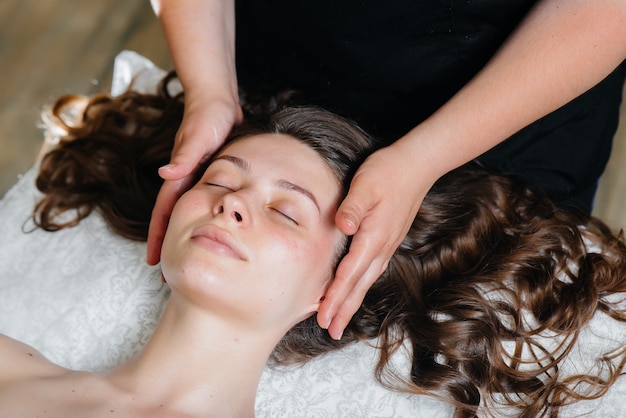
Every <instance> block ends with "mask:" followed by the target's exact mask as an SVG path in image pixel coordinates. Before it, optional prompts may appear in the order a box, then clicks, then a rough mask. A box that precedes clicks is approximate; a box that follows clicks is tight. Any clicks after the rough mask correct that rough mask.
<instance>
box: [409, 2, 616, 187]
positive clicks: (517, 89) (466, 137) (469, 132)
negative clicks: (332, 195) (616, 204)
mask: <svg viewBox="0 0 626 418" xmlns="http://www.w3.org/2000/svg"><path fill="white" fill-rule="evenodd" d="M625 57H626V2H624V1H622V0H560V1H559V0H544V1H542V2H540V3H539V4H538V5H537V7H536V8H535V9H534V10H533V11H532V12H531V13H530V14H529V15H528V17H527V18H526V19H525V20H524V21H523V22H522V23H521V25H520V26H519V28H518V29H517V30H516V31H515V32H514V34H513V35H512V36H511V37H510V39H509V40H508V41H507V42H506V43H505V44H504V45H503V46H502V47H501V48H500V50H499V51H498V53H497V54H496V55H495V56H494V57H493V59H492V60H491V61H490V62H489V63H488V64H487V65H486V66H485V68H484V69H483V70H482V71H481V72H480V73H479V74H477V76H476V77H475V78H474V79H473V80H472V81H470V82H469V83H468V84H467V85H466V86H465V87H464V88H463V89H462V90H461V91H459V93H458V94H457V95H455V96H454V97H453V98H452V99H451V100H450V101H449V102H448V103H446V104H445V105H444V106H442V107H441V109H439V111H437V112H436V113H435V114H434V115H433V116H432V117H430V118H429V119H428V120H426V121H425V122H424V123H422V124H420V125H419V126H417V127H416V128H415V129H413V130H412V131H411V132H409V133H408V134H407V135H406V136H405V137H403V138H402V139H400V140H399V141H398V142H397V145H398V146H399V147H404V148H405V149H404V151H405V152H409V153H411V154H412V155H413V157H414V159H415V160H416V162H418V163H419V164H416V166H419V167H421V169H419V170H420V175H421V176H424V173H425V172H426V173H428V174H426V176H432V178H430V179H425V180H424V181H435V180H436V179H437V178H439V177H440V176H441V175H443V174H445V173H446V172H448V171H449V170H451V169H454V168H456V167H458V166H460V165H462V164H464V163H466V162H467V161H470V160H472V159H473V158H476V157H477V156H479V155H480V154H482V153H483V152H485V151H487V150H489V149H490V148H492V147H493V146H495V145H497V144H498V143H500V142H501V141H503V140H504V139H506V138H508V137H509V136H511V135H512V134H514V133H515V132H517V131H518V130H520V129H522V128H523V127H525V126H526V125H528V124H530V123H532V122H534V121H535V120H537V119H539V118H541V117H543V116H545V115H546V114H548V113H550V112H552V111H553V110H556V109H557V108H559V107H560V106H562V105H564V104H565V103H567V102H569V101H570V100H572V99H574V98H575V97H577V96H578V95H580V94H582V93H583V92H585V91H586V90H588V89H589V88H591V87H592V86H594V85H595V84H597V83H598V82H599V81H601V80H602V79H603V78H604V77H605V76H607V75H608V74H609V73H610V72H611V71H612V70H613V69H614V68H615V67H617V66H618V65H619V63H620V62H621V61H622V60H624V58H625ZM589 140H590V141H592V140H593V138H590V139H589Z"/></svg>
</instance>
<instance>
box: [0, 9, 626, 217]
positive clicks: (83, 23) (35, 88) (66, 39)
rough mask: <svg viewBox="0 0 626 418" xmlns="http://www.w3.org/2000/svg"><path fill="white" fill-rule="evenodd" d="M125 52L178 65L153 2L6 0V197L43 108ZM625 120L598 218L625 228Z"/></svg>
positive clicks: (2, 179) (1, 104) (2, 175)
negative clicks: (172, 58)
mask: <svg viewBox="0 0 626 418" xmlns="http://www.w3.org/2000/svg"><path fill="white" fill-rule="evenodd" d="M123 49H131V50H135V51H137V52H139V53H141V54H142V55H145V56H146V57H148V58H150V59H151V60H152V61H154V62H155V63H156V64H157V65H159V66H161V67H163V68H167V69H169V68H171V61H170V58H169V54H168V52H167V48H166V46H165V42H164V40H163V35H162V32H161V28H160V26H159V24H158V22H157V20H156V18H155V16H154V15H153V13H152V10H151V9H150V2H149V1H148V0H87V1H82V0H2V1H0V196H2V195H4V193H5V191H6V190H7V189H8V188H9V187H10V186H11V185H12V184H14V183H15V182H16V180H17V176H18V175H19V173H23V172H24V171H25V170H27V169H28V168H29V167H30V166H31V165H32V163H33V162H34V161H35V159H36V156H37V153H38V151H39V148H40V146H41V141H42V133H41V130H40V129H39V128H38V126H37V125H38V121H39V114H40V111H41V109H42V107H43V106H45V105H47V104H49V103H50V102H51V101H52V100H53V99H54V98H55V97H57V96H58V95H60V94H64V93H83V94H90V93H94V92H99V91H106V89H107V88H108V86H109V84H110V77H111V70H112V66H113V58H114V57H115V55H116V54H117V53H118V52H120V51H121V50H123ZM622 120H623V121H624V122H623V123H622V124H621V126H620V130H619V132H618V136H617V138H616V140H615V146H614V151H613V154H612V157H611V162H610V164H609V168H608V170H607V172H606V173H605V175H604V177H603V178H602V182H601V186H600V190H599V193H598V198H597V203H596V209H595V212H594V213H595V214H596V215H598V216H599V217H600V218H602V219H604V220H605V221H607V222H608V223H609V225H611V226H613V227H615V228H625V229H626V106H624V107H623V108H622ZM564 152H566V151H564Z"/></svg>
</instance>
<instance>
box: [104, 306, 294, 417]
mask: <svg viewBox="0 0 626 418" xmlns="http://www.w3.org/2000/svg"><path fill="white" fill-rule="evenodd" d="M273 334H277V335H273ZM281 336H282V334H281V333H279V332H277V333H272V332H269V333H268V332H267V330H264V332H258V331H255V330H251V329H250V328H247V329H246V328H243V327H242V326H240V325H239V324H237V323H236V322H233V321H230V322H229V321H226V320H224V318H222V317H220V316H219V315H212V314H211V313H208V312H206V311H204V310H202V309H199V308H196V307H194V306H189V304H184V303H178V301H177V298H176V296H175V295H172V297H171V298H170V301H169V302H168V305H167V307H166V308H165V311H164V313H163V317H162V318H161V320H160V321H159V325H158V326H157V328H156V330H155V332H154V334H153V336H152V338H151V339H150V341H149V342H148V344H147V345H146V347H145V349H144V350H143V351H142V352H141V353H140V354H139V355H138V356H137V357H135V358H133V359H131V360H130V361H128V362H126V363H124V364H122V365H120V366H119V367H117V368H116V369H114V370H113V371H112V372H111V373H110V374H109V375H108V377H109V378H110V379H111V381H112V382H113V383H114V384H116V385H117V386H119V387H120V388H122V389H123V390H125V391H127V392H129V393H132V394H133V395H134V396H137V397H138V398H142V399H146V400H147V401H148V402H154V403H155V404H159V405H166V406H169V407H171V408H173V409H175V410H180V411H182V412H186V413H189V414H191V415H196V414H198V415H202V416H207V415H209V416H224V417H228V416H232V417H252V416H254V398H255V394H256V389H257V385H258V382H259V380H260V377H261V373H262V372H263V369H264V367H265V364H266V362H267V359H268V357H269V355H270V354H271V352H272V350H273V348H274V346H275V344H276V343H277V342H278V340H279V339H280V337H281Z"/></svg>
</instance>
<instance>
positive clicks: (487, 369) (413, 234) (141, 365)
mask: <svg viewBox="0 0 626 418" xmlns="http://www.w3.org/2000/svg"><path fill="white" fill-rule="evenodd" d="M166 85H167V80H166V82H165V83H164V87H163V89H162V91H161V94H159V95H155V96H152V95H140V94H135V93H130V92H129V93H127V94H125V95H122V96H120V97H118V98H110V97H106V96H100V97H95V98H93V99H91V100H90V101H88V103H87V107H86V109H85V111H84V113H83V119H82V120H81V121H80V122H79V124H78V125H76V126H66V128H67V130H68V138H67V140H66V141H63V142H62V143H61V144H60V146H59V147H58V148H57V149H56V150H54V151H52V152H51V153H49V154H48V155H47V156H46V158H45V159H44V160H43V162H42V166H41V173H40V176H39V179H38V186H39V187H40V188H41V190H42V191H43V192H44V193H46V196H45V197H44V199H43V200H42V201H41V203H40V204H39V205H38V207H37V210H36V215H35V217H36V220H37V221H38V223H39V225H40V226H42V227H43V228H46V229H50V230H54V229H56V228H60V227H64V226H68V225H71V224H72V223H73V222H78V221H80V219H81V217H84V216H86V215H87V214H88V212H89V211H90V210H92V209H94V208H97V209H98V210H100V211H101V212H102V214H103V215H104V216H105V217H106V218H107V219H108V221H109V224H110V225H111V226H112V227H113V228H115V230H116V231H118V232H119V233H121V234H123V235H125V236H127V237H131V238H135V239H145V238H146V236H147V228H148V223H149V217H150V210H151V207H152V203H153V202H154V199H155V198H156V195H157V193H158V190H159V187H160V180H159V178H158V176H157V175H156V168H157V167H159V166H160V164H162V163H163V161H167V159H168V158H169V153H170V151H171V147H172V144H173V138H174V137H175V133H176V131H177V129H178V127H179V124H180V122H181V118H182V114H183V111H182V101H181V98H180V97H177V98H172V97H169V95H168V94H167V92H166ZM73 102H80V99H77V98H66V99H62V100H60V101H59V102H58V103H57V105H56V107H55V108H54V109H53V114H56V115H57V116H58V118H59V120H60V121H61V122H62V113H63V110H64V109H65V108H66V105H68V103H73ZM264 109H265V106H259V107H256V108H252V107H249V108H248V109H247V110H248V116H247V121H246V122H245V123H244V124H243V125H241V126H239V127H237V128H235V129H234V130H233V132H231V135H230V139H229V141H228V142H227V144H226V146H225V147H224V148H223V149H221V150H220V151H219V152H218V153H217V154H216V156H215V157H214V158H213V159H212V160H211V161H210V164H209V165H208V168H207V170H206V171H205V172H204V174H203V176H202V178H201V179H200V181H199V182H198V183H197V184H196V186H194V187H193V188H192V189H191V190H190V191H188V192H187V193H186V194H185V195H184V196H183V197H182V198H181V199H180V201H179V202H178V203H177V206H176V208H175V210H174V211H173V214H172V218H171V219H170V221H169V227H168V231H167V234H166V236H165V240H164V246H163V253H162V270H163V274H164V277H165V279H166V280H167V282H168V283H169V284H170V286H171V287H172V297H171V300H170V302H169V304H168V307H167V308H166V311H165V314H164V315H163V318H162V320H161V322H160V324H159V326H158V328H157V330H156V331H155V334H154V337H153V339H152V340H151V341H150V343H149V344H148V346H147V347H146V349H145V350H144V351H143V352H142V353H141V354H140V355H139V356H138V357H137V358H135V359H133V360H131V361H129V362H128V363H125V364H122V365H121V366H119V367H118V368H116V369H114V370H113V371H111V372H108V373H105V374H101V375H94V374H85V373H77V372H71V371H68V370H64V369H60V368H58V367H56V366H54V365H51V364H50V363H48V362H47V361H45V360H44V359H42V358H40V357H39V356H38V355H37V354H36V353H34V352H33V351H32V350H30V349H28V348H27V347H24V346H21V345H19V344H17V343H15V342H13V341H6V340H5V341H3V342H2V347H0V349H2V352H3V353H4V354H3V355H2V356H0V357H1V358H2V361H3V365H2V366H3V367H2V368H0V370H3V372H2V373H3V375H2V378H1V379H2V380H1V382H2V383H0V388H1V389H2V391H1V392H0V396H1V398H0V402H2V403H3V405H4V402H6V404H7V405H10V406H11V407H13V408H15V410H16V411H17V410H19V408H39V409H36V411H40V410H41V409H45V410H46V411H52V410H53V407H57V408H68V407H70V408H73V409H71V410H72V411H76V410H77V409H76V408H88V407H90V408H100V409H99V410H98V409H96V412H95V413H91V416H97V412H100V413H102V414H103V415H106V414H109V413H110V412H111V411H118V412H121V411H124V412H127V411H131V412H133V413H134V414H135V415H139V414H141V413H144V414H147V415H151V416H153V415H156V414H157V413H158V412H161V411H164V410H166V409H168V408H169V410H168V414H169V415H168V416H172V414H173V413H174V412H176V413H180V414H184V413H187V414H193V413H194V411H202V414H204V415H206V414H210V413H214V414H217V415H228V414H231V415H233V416H245V415H246V414H247V415H251V414H252V413H253V411H252V400H253V399H254V391H255V388H256V383H257V382H258V378H259V373H260V369H261V368H262V366H263V365H264V364H265V361H266V360H267V359H268V358H269V359H270V360H271V361H272V362H273V363H278V364H286V363H294V362H303V361H306V360H308V359H311V358H313V357H315V356H317V355H319V354H322V353H325V352H328V351H329V350H333V349H337V348H340V347H342V346H345V345H346V344H349V343H351V342H354V341H357V340H370V339H375V341H376V344H377V346H378V347H379V348H380V357H379V363H378V366H377V370H376V372H377V376H379V378H380V380H381V383H384V384H388V385H390V386H392V387H394V388H396V389H400V390H405V391H407V392H410V393H418V394H429V395H432V396H435V397H438V398H440V399H443V400H445V401H447V402H450V403H452V404H453V405H455V406H456V407H457V415H458V416H475V415H476V414H477V413H481V414H482V413H487V414H488V413H490V412H491V413H496V412H495V411H498V409H497V408H499V407H501V406H506V407H509V408H513V409H514V410H516V411H517V412H516V413H517V414H518V415H520V416H528V417H531V416H537V415H541V414H549V415H555V414H557V413H558V411H559V410H560V408H561V407H562V406H564V405H567V404H569V403H571V402H574V401H577V400H580V399H590V398H596V397H598V396H601V395H602V394H603V393H605V392H606V391H607V390H608V388H609V387H610V386H611V384H613V383H614V382H615V380H616V379H617V378H618V377H619V376H620V373H622V372H623V370H624V363H625V361H626V342H624V341H623V340H621V341H620V342H618V343H616V348H615V350H614V351H612V352H609V353H606V355H605V356H603V357H602V358H601V359H599V362H600V363H601V364H603V365H605V366H607V367H606V369H604V370H602V369H592V370H589V371H587V370H583V371H581V372H580V374H573V375H572V374H568V375H564V374H562V373H561V369H562V367H561V366H562V364H563V362H564V361H565V359H566V358H567V355H568V354H569V353H570V351H571V350H572V347H573V346H574V344H575V342H576V340H577V338H578V335H579V333H580V332H581V330H583V329H584V327H585V326H586V324H588V323H589V321H590V320H591V318H592V317H593V316H594V315H595V314H596V313H598V312H603V313H606V314H608V315H610V316H611V317H613V318H614V319H615V320H616V321H621V322H624V321H626V312H625V311H624V308H623V306H624V305H623V296H624V295H623V293H622V292H626V277H625V276H624V274H623V272H624V271H626V246H625V245H624V242H623V239H622V237H621V236H616V235H614V234H612V233H611V232H610V230H609V229H608V228H607V227H606V226H605V225H604V224H602V223H601V222H600V221H598V220H596V219H592V218H589V217H588V216H587V215H582V214H580V213H578V212H574V211H562V210H559V209H557V208H555V206H554V205H553V204H552V203H551V202H550V201H547V200H544V199H542V198H540V197H538V196H536V195H534V194H533V193H532V192H530V191H528V190H527V189H526V188H524V187H522V186H520V185H519V183H517V182H516V181H515V180H514V179H511V178H506V177H501V176H494V175H491V174H489V173H487V172H486V171H484V170H483V169H481V168H479V167H476V166H466V167H463V168H461V169H459V170H456V171H453V172H451V173H450V174H449V175H446V176H444V177H443V178H442V179H441V180H440V181H438V182H437V184H436V186H435V187H434V188H433V189H432V190H431V191H430V192H429V194H428V195H427V197H426V199H425V200H424V204H423V205H422V207H421V209H420V212H419V214H418V216H417V217H416V218H415V220H414V222H413V225H412V228H411V230H410V232H409V234H408V235H407V236H406V238H405V239H404V241H403V243H402V245H401V246H400V248H399V249H398V250H397V251H396V252H395V253H394V256H393V258H392V260H391V262H390V263H389V266H388V267H387V269H386V270H385V273H384V274H383V275H382V276H381V277H380V278H379V279H378V280H377V281H376V283H375V285H374V286H373V287H372V288H371V289H370V290H369V292H368V293H367V295H366V297H365V300H364V302H363V304H362V305H361V308H360V309H359V311H358V312H357V314H356V315H355V317H354V319H353V320H352V321H351V323H350V325H349V326H348V328H347V329H346V331H345V332H344V334H343V336H342V338H341V339H340V340H335V339H333V338H331V337H330V336H329V335H328V333H327V332H326V331H324V330H322V329H321V328H319V327H318V326H317V324H316V319H315V316H314V315H313V316H311V315H312V314H313V313H314V312H315V310H316V308H317V306H318V305H319V303H320V298H321V297H322V295H323V294H324V290H325V287H326V286H327V285H328V284H329V282H330V281H331V280H332V276H333V269H334V267H335V266H336V264H337V262H338V260H339V259H340V258H341V256H342V254H343V251H345V249H346V246H347V240H346V238H345V237H344V236H343V235H342V234H341V233H340V232H339V231H338V230H337V229H336V227H335V226H334V222H333V216H334V213H335V211H336V209H337V205H338V204H339V202H340V201H341V199H342V198H343V194H345V192H346V190H347V185H348V184H349V182H350V179H351V175H352V172H353V170H355V169H356V168H357V167H358V165H359V163H360V161H362V159H363V158H365V156H366V155H367V154H368V152H370V149H371V140H369V139H368V138H367V136H366V135H365V134H364V133H363V132H362V131H361V130H359V129H358V128H357V127H355V126H354V125H353V124H351V123H350V122H348V121H346V120H344V119H341V118H339V117H337V116H334V115H332V114H329V113H327V112H325V111H322V110H319V109H315V108H297V107H296V108H289V107H286V108H284V109H282V110H274V111H271V112H268V113H267V114H266V112H265V110H264ZM67 210H77V212H76V213H77V216H76V217H75V219H74V220H73V221H70V222H67V219H66V218H57V217H56V216H57V215H59V214H60V213H63V212H64V211H67ZM57 219H62V221H61V220H59V221H58V222H57ZM620 302H621V304H620ZM305 318H306V319H305ZM299 321H302V322H299ZM294 324H297V325H296V326H293V325H294ZM402 344H406V346H408V347H409V348H410V352H411V368H410V370H404V371H400V373H399V375H398V374H396V373H394V371H393V368H390V367H388V366H389V360H390V357H391V356H392V355H393V353H394V352H396V351H397V350H398V349H399V347H400V346H401V345H402ZM35 392H36V393H37V394H38V397H37V399H38V400H39V401H41V403H40V404H37V403H35V402H30V401H29V402H24V399H26V397H28V399H31V398H32V395H33V393H35ZM45 402H49V404H45ZM70 402H73V404H70V406H68V403H70ZM125 408H126V409H125ZM233 408H236V409H233ZM61 410H63V409H61ZM85 410H86V409H85ZM81 411H82V410H81ZM16 413H17V412H16ZM107 416H110V415H107Z"/></svg>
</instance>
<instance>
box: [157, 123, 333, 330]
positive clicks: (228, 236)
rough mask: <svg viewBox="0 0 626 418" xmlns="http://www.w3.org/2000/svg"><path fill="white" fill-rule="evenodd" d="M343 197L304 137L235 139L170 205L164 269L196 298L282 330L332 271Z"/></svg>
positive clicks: (308, 306) (310, 303)
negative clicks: (192, 185)
mask: <svg viewBox="0 0 626 418" xmlns="http://www.w3.org/2000/svg"><path fill="white" fill-rule="evenodd" d="M339 197H340V196H339V183H338V180H337V179H336V177H335V176H334V175H333V173H332V171H331V170H330V169H329V168H328V166H327V165H326V163H325V162H324V161H323V160H322V159H321V157H320V156H319V155H318V154H317V153H316V152H315V151H313V150H312V149H311V148H309V147H308V146H307V145H305V144H304V143H302V142H300V141H298V140H296V139H294V138H291V137H289V136H286V135H279V134H263V135H257V136H252V137H249V138H244V139H240V140H238V141H236V142H234V143H232V144H230V145H229V146H228V147H227V148H225V149H224V150H223V151H222V152H220V153H219V154H218V155H217V156H216V158H215V160H214V161H213V162H212V163H211V165H210V166H209V167H208V169H207V170H206V172H205V173H204V175H203V177H202V179H201V180H200V181H199V182H198V183H197V184H196V185H195V186H194V187H193V188H192V189H191V190H189V191H188V192H187V193H185V194H184V195H183V196H182V197H181V198H180V200H179V201H178V203H177V204H176V206H175V208H174V211H173V212H172V217H171V220H170V223H169V226H168V231H167V234H166V236H165V240H164V244H163V250H162V255H161V267H162V269H163V274H164V276H165V277H166V279H167V281H168V283H169V284H170V286H171V287H172V289H173V290H175V291H178V292H179V293H181V294H183V293H184V294H185V295H186V297H187V298H188V299H190V300H191V301H192V302H193V303H194V304H198V305H202V306H204V307H208V308H209V309H210V310H218V312H219V314H220V315H232V316H234V317H235V318H237V319H241V320H244V321H248V322H249V323H250V325H254V326H255V327H256V326H259V325H261V324H265V325H276V324H279V325H280V326H281V327H284V328H285V329H284V330H286V329H288V328H290V327H291V326H292V325H294V324H295V323H297V322H299V321H300V320H302V319H304V318H306V317H307V316H309V315H310V314H311V313H312V312H314V311H315V309H317V305H318V304H319V300H320V298H321V297H322V296H323V293H324V290H325V288H326V285H327V283H328V281H329V280H330V278H331V277H332V273H333V272H332V268H333V266H332V262H333V260H334V259H335V254H336V252H337V250H338V247H339V245H340V244H341V243H342V242H343V236H342V234H341V232H340V231H339V230H338V229H337V228H336V227H335V222H334V217H335V212H336V209H337V206H338V204H339Z"/></svg>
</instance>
